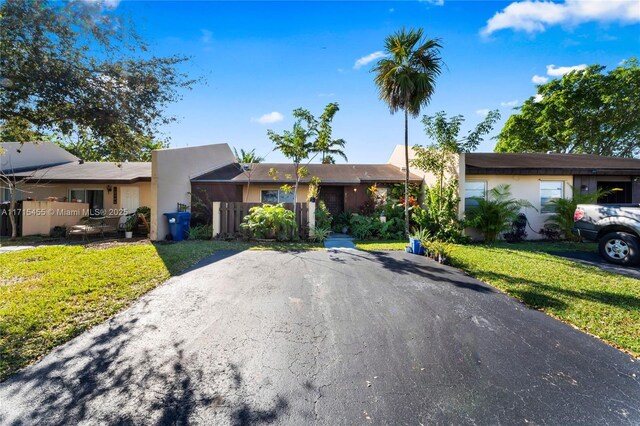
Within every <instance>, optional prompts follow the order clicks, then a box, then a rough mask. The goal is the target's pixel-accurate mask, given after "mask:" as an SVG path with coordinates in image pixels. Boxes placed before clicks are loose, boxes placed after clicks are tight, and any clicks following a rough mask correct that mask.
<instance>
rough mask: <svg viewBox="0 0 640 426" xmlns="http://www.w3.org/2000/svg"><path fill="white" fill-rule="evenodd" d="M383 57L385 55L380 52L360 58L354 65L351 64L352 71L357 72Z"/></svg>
mask: <svg viewBox="0 0 640 426" xmlns="http://www.w3.org/2000/svg"><path fill="white" fill-rule="evenodd" d="M383 56H385V54H384V52H383V51H381V50H378V51H377V52H373V53H370V54H368V55H367V56H363V57H362V58H360V59H358V60H357V61H356V63H355V64H353V69H354V70H359V69H360V68H362V67H363V66H365V65H367V64H368V63H370V62H373V61H375V60H376V59H378V58H382V57H383Z"/></svg>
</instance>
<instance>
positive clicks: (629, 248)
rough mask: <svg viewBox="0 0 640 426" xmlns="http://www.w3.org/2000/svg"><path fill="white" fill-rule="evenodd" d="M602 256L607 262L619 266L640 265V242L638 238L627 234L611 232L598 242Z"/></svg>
mask: <svg viewBox="0 0 640 426" xmlns="http://www.w3.org/2000/svg"><path fill="white" fill-rule="evenodd" d="M598 248H599V249H600V256H602V257H603V258H604V260H606V261H607V262H611V263H616V264H618V265H637V264H639V263H640V241H639V240H638V237H636V236H634V235H631V234H627V233H626V232H611V233H609V234H606V235H605V236H603V237H602V238H600V241H599V242H598Z"/></svg>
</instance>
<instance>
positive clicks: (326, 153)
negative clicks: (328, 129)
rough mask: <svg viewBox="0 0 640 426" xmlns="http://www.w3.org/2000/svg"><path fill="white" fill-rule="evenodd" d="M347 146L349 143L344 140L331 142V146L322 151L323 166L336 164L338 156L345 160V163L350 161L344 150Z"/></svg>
mask: <svg viewBox="0 0 640 426" xmlns="http://www.w3.org/2000/svg"><path fill="white" fill-rule="evenodd" d="M346 144H347V142H346V141H345V140H344V139H335V140H332V141H330V142H329V144H328V145H327V146H325V147H324V149H323V150H322V151H321V153H322V164H335V163H336V158H335V156H336V155H337V156H339V157H342V158H344V161H349V159H348V158H347V155H346V154H345V153H344V151H343V150H342V148H344V146H345V145H346Z"/></svg>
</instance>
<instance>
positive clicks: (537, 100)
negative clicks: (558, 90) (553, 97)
mask: <svg viewBox="0 0 640 426" xmlns="http://www.w3.org/2000/svg"><path fill="white" fill-rule="evenodd" d="M543 97H544V96H542V95H541V94H540V93H538V94H537V95H535V96H534V97H533V102H535V103H538V102H540V101H542V98H543Z"/></svg>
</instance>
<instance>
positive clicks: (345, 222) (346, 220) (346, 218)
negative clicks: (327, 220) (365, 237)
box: [331, 212, 353, 233]
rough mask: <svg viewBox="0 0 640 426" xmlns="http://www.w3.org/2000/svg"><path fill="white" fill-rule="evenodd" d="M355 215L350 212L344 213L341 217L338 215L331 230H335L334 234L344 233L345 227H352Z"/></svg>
mask: <svg viewBox="0 0 640 426" xmlns="http://www.w3.org/2000/svg"><path fill="white" fill-rule="evenodd" d="M352 216H353V215H352V214H351V213H349V212H342V213H340V214H339V215H337V216H336V217H335V218H334V219H333V225H332V226H331V228H332V229H333V232H338V233H340V232H342V228H344V227H345V226H346V227H347V228H349V227H350V225H351V217H352Z"/></svg>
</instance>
